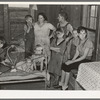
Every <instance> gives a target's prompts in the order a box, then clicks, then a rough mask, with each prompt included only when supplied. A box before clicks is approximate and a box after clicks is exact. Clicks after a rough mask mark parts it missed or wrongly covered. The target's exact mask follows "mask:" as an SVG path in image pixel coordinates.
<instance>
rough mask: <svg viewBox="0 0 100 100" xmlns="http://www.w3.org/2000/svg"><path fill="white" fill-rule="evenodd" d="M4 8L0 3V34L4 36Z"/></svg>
mask: <svg viewBox="0 0 100 100" xmlns="http://www.w3.org/2000/svg"><path fill="white" fill-rule="evenodd" d="M3 15H4V9H3V5H0V36H4V19H3V17H4V16H3Z"/></svg>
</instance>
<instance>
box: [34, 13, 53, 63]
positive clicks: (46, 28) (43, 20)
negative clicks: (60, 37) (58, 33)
mask: <svg viewBox="0 0 100 100" xmlns="http://www.w3.org/2000/svg"><path fill="white" fill-rule="evenodd" d="M37 18H38V21H37V22H36V23H35V25H34V32H35V45H37V44H40V45H42V46H43V47H44V51H45V55H46V56H47V57H48V61H49V60H50V38H51V37H52V34H51V35H50V30H52V31H55V27H54V26H53V25H52V24H51V23H48V22H47V17H46V15H45V14H44V13H39V14H38V16H37Z"/></svg>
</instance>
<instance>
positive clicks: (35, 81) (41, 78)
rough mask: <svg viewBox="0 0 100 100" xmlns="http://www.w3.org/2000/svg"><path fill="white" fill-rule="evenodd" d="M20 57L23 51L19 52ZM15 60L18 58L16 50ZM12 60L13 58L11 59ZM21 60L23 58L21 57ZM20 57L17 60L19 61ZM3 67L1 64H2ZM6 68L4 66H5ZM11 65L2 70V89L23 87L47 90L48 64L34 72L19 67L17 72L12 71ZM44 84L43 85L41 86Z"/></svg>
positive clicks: (0, 86)
mask: <svg viewBox="0 0 100 100" xmlns="http://www.w3.org/2000/svg"><path fill="white" fill-rule="evenodd" d="M17 53H19V54H18V58H21V57H19V56H22V55H21V54H22V53H23V52H17ZM12 54H13V55H14V56H13V61H14V58H16V55H17V54H16V52H13V53H12ZM10 60H11V59H10ZM20 60H21V59H20ZM18 61H19V59H18V60H17V61H16V62H18ZM0 67H1V66H0ZM3 68H4V67H3ZM11 69H12V68H11V67H10V66H6V70H4V71H2V73H1V74H0V89H14V90H17V89H18V90H21V89H22V90H23V89H29V90H30V89H31V90H41V89H42V90H45V89H46V82H47V66H46V67H45V69H44V70H43V71H42V72H41V71H39V70H37V71H36V70H34V71H32V72H26V71H22V70H19V69H17V71H16V72H11ZM41 86H42V87H41Z"/></svg>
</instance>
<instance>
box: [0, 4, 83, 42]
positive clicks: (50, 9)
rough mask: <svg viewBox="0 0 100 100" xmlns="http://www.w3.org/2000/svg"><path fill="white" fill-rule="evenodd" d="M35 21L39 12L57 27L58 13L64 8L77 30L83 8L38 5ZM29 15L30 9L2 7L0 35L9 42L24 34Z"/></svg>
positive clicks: (76, 6) (0, 11)
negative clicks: (25, 22)
mask: <svg viewBox="0 0 100 100" xmlns="http://www.w3.org/2000/svg"><path fill="white" fill-rule="evenodd" d="M37 8H38V10H37V11H35V21H36V20H37V14H38V13H39V12H45V13H46V15H47V17H48V21H49V22H50V23H52V24H53V25H54V26H55V27H56V25H57V23H58V20H57V17H58V13H59V11H60V10H61V8H63V9H64V10H65V11H66V12H67V13H68V16H69V19H68V21H69V22H70V23H71V24H72V26H73V27H75V28H77V27H78V26H80V24H81V8H82V6H79V5H63V6H61V5H37ZM27 14H29V9H28V8H15V7H14V8H13V7H12V8H11V7H10V8H9V7H8V5H0V35H3V36H5V38H6V40H7V41H8V42H9V41H10V40H11V39H13V38H14V37H17V36H20V34H23V32H24V31H23V26H24V17H25V15H27Z"/></svg>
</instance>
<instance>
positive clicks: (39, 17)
mask: <svg viewBox="0 0 100 100" xmlns="http://www.w3.org/2000/svg"><path fill="white" fill-rule="evenodd" d="M44 20H45V19H44V17H43V16H42V15H39V16H38V21H39V22H40V23H43V22H44Z"/></svg>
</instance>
